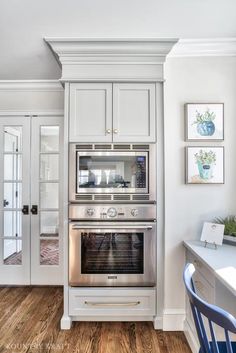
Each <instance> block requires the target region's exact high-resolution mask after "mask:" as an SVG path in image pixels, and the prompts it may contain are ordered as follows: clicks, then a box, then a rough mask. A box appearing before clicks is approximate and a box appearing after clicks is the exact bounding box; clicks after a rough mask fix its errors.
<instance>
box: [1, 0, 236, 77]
mask: <svg viewBox="0 0 236 353" xmlns="http://www.w3.org/2000/svg"><path fill="white" fill-rule="evenodd" d="M235 23H236V2H235V0H224V1H223V0H145V1H144V0H50V1H49V0H40V1H32V0H11V1H9V0H1V1H0V43H1V47H0V49H1V55H0V79H50V78H59V77H60V68H59V66H58V64H57V63H56V61H55V59H54V57H53V54H52V53H51V52H50V50H49V48H48V47H47V45H46V43H45V42H44V41H43V38H44V37H46V36H55V37H59V36H62V37H76V36H78V37H175V38H209V37H234V36H235V35H236V28H235Z"/></svg>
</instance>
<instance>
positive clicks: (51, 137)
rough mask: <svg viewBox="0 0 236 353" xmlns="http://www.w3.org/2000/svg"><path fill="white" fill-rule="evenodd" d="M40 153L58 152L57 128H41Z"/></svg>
mask: <svg viewBox="0 0 236 353" xmlns="http://www.w3.org/2000/svg"><path fill="white" fill-rule="evenodd" d="M40 146H41V148H40V150H41V152H58V151H59V126H41V132H40Z"/></svg>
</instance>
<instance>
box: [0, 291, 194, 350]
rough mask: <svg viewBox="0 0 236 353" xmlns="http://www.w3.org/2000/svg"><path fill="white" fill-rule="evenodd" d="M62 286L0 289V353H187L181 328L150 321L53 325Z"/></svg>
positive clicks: (56, 322)
mask: <svg viewBox="0 0 236 353" xmlns="http://www.w3.org/2000/svg"><path fill="white" fill-rule="evenodd" d="M62 311H63V308H62V289H61V288H55V287H20V288H0V353H26V352H27V353H36V352H37V353H75V352H77V353H131V352H132V353H190V352H191V351H190V348H189V347H188V345H187V342H186V340H185V337H184V334H183V333H182V332H162V331H155V330H154V329H153V325H152V323H151V322H148V323H142V322H137V323H131V322H117V323H116V322H114V323H111V322H103V323H99V322H90V323H89V322H82V323H81V322H76V323H74V324H73V327H72V329H71V330H70V331H61V330H60V328H59V324H60V318H61V316H62Z"/></svg>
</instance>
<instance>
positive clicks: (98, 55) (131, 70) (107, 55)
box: [44, 38, 177, 81]
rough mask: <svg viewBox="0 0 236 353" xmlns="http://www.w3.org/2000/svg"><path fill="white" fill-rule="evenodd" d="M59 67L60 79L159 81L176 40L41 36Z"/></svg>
mask: <svg viewBox="0 0 236 353" xmlns="http://www.w3.org/2000/svg"><path fill="white" fill-rule="evenodd" d="M44 40H45V41H46V42H47V44H48V45H49V47H50V48H51V50H52V51H53V53H54V54H56V57H57V59H58V61H59V62H60V64H61V66H62V77H61V81H72V80H76V81H82V80H100V81H101V80H102V81H107V80H119V79H122V80H123V79H124V78H126V77H129V80H144V79H148V80H157V81H158V80H159V79H161V80H162V79H163V64H164V62H165V60H166V56H167V54H168V53H169V52H170V50H171V49H172V47H173V45H174V44H176V43H177V39H171V38H168V39H157V38H99V39H98V38H45V39H44Z"/></svg>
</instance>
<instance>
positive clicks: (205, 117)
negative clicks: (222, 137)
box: [193, 108, 216, 125]
mask: <svg viewBox="0 0 236 353" xmlns="http://www.w3.org/2000/svg"><path fill="white" fill-rule="evenodd" d="M215 117H216V114H215V113H214V112H210V110H209V108H208V109H207V110H206V111H205V113H203V114H201V113H200V112H199V111H198V110H196V120H195V121H194V122H193V125H194V124H202V123H204V122H205V121H213V120H214V119H215Z"/></svg>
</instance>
